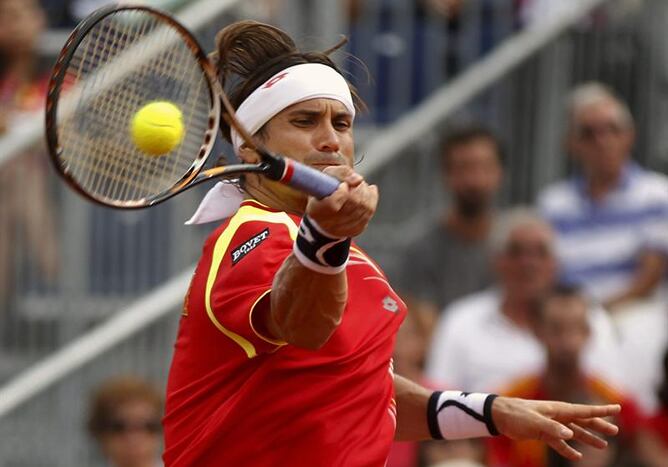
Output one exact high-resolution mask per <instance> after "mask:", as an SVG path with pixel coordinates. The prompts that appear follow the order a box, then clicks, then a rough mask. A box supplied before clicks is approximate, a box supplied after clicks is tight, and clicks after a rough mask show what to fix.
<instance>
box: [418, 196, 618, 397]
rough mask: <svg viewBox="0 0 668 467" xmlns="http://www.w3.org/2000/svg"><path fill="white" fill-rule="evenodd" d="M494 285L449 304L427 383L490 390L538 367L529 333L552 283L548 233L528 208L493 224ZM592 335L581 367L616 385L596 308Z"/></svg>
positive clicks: (538, 354)
mask: <svg viewBox="0 0 668 467" xmlns="http://www.w3.org/2000/svg"><path fill="white" fill-rule="evenodd" d="M490 246H491V254H492V262H493V263H492V264H493V268H494V273H495V276H496V282H497V283H496V286H495V287H494V288H492V289H489V290H487V291H483V292H479V293H476V294H473V295H470V296H468V297H465V298H463V299H461V300H458V301H456V302H454V303H453V304H451V305H450V306H449V307H448V308H449V309H448V310H447V311H446V312H445V314H444V316H443V317H442V318H441V320H440V322H439V323H438V327H437V329H436V331H435V333H434V337H433V340H432V344H431V349H430V355H429V359H428V361H427V369H426V375H427V378H428V379H429V380H431V381H433V382H434V383H435V384H440V385H446V387H459V386H461V387H467V388H471V390H472V391H492V392H493V391H496V390H498V389H500V388H501V387H503V386H505V385H506V384H508V383H509V382H510V381H511V380H513V379H515V378H517V377H519V376H521V375H523V374H526V373H531V372H535V371H539V370H540V369H542V368H543V365H544V352H543V349H542V347H541V345H540V342H538V340H537V339H536V337H535V335H534V334H533V319H534V316H535V313H536V308H537V306H538V304H539V303H540V300H541V299H542V297H543V296H544V295H545V293H546V292H547V291H548V290H550V289H551V288H552V287H553V286H554V284H555V281H556V273H557V265H556V258H555V256H554V233H553V231H552V229H551V227H550V225H549V224H548V223H547V222H546V221H544V220H543V219H542V218H541V217H540V216H538V214H536V213H535V212H533V211H532V210H529V209H527V208H515V209H513V210H511V211H509V212H508V213H506V214H505V215H503V216H500V218H499V219H498V220H497V222H496V224H495V226H494V228H493V231H492V233H491V237H490ZM589 320H590V324H591V326H592V330H593V338H592V342H591V345H590V346H589V348H588V349H587V352H586V358H587V361H586V368H588V369H595V370H596V371H597V373H598V374H602V375H604V376H606V377H608V375H610V377H611V378H613V380H614V381H615V382H616V381H618V380H619V376H618V375H617V371H618V370H617V366H618V359H617V343H616V340H615V337H614V332H613V328H612V325H611V323H610V319H609V318H608V316H607V315H606V313H605V312H604V311H603V310H601V309H600V308H592V309H591V314H590V316H589Z"/></svg>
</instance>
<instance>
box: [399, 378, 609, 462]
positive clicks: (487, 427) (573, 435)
mask: <svg viewBox="0 0 668 467" xmlns="http://www.w3.org/2000/svg"><path fill="white" fill-rule="evenodd" d="M394 391H395V399H396V401H397V430H396V435H395V439H396V440H397V441H420V440H427V439H443V438H445V439H463V438H475V437H484V436H493V435H495V434H502V435H505V436H508V437H509V438H512V439H516V440H521V439H537V440H542V441H544V442H545V443H547V444H548V445H549V446H550V447H552V448H553V449H554V450H556V451H557V452H558V453H559V454H561V455H562V456H564V457H566V458H567V459H571V460H579V459H580V458H581V457H582V454H581V453H580V452H579V451H577V450H575V449H574V448H573V447H572V446H570V445H569V444H567V443H566V441H568V440H571V439H574V440H577V441H579V442H581V443H585V444H588V445H590V446H593V447H596V448H599V449H602V448H605V447H606V446H607V442H606V441H604V440H603V439H601V438H599V437H598V436H597V435H596V434H594V433H593V432H596V433H600V434H602V435H604V436H612V435H615V434H617V431H618V429H617V427H616V426H615V425H613V424H612V423H610V422H607V421H605V420H603V418H602V417H608V416H612V415H616V414H618V413H619V411H620V409H621V407H620V406H619V405H580V404H569V403H566V402H554V401H533V400H526V399H517V398H512V397H495V396H494V395H486V394H480V393H463V392H460V391H445V392H434V391H430V390H428V389H426V388H424V387H422V386H420V385H418V384H416V383H414V382H412V381H410V380H408V379H406V378H403V377H402V376H399V375H395V376H394Z"/></svg>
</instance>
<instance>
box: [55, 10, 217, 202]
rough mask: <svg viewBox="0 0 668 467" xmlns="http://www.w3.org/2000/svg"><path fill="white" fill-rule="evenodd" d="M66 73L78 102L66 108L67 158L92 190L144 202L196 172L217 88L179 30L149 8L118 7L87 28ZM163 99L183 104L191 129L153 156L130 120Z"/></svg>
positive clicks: (63, 139) (62, 122)
mask: <svg viewBox="0 0 668 467" xmlns="http://www.w3.org/2000/svg"><path fill="white" fill-rule="evenodd" d="M65 74H66V77H65V80H64V82H66V83H74V84H72V85H71V86H70V87H72V88H73V89H72V92H71V94H72V99H73V100H74V101H76V103H75V104H73V105H74V108H75V110H74V111H71V112H67V111H66V109H67V107H66V106H63V108H64V109H65V110H63V111H62V112H61V109H60V108H59V118H58V121H59V127H58V135H59V141H60V143H61V148H62V151H61V154H62V156H61V159H62V161H61V163H62V165H63V166H64V167H65V168H66V171H67V173H68V174H69V175H70V176H71V177H72V178H73V179H74V180H75V182H76V183H78V184H79V185H80V186H81V187H82V188H83V189H84V190H85V191H87V192H89V193H90V194H92V195H94V196H95V197H97V198H102V199H105V200H114V201H120V202H126V201H128V202H131V201H137V200H141V199H145V198H151V197H155V196H157V195H158V194H160V193H162V192H165V191H167V190H169V189H170V188H171V187H172V186H174V185H175V184H176V183H177V182H179V180H181V179H182V177H183V176H184V174H186V173H188V172H190V170H191V169H192V167H193V164H194V163H195V161H196V158H197V157H198V155H199V153H200V149H201V147H202V144H203V141H204V139H205V135H206V133H207V131H208V130H209V129H210V128H209V125H210V113H211V108H212V103H211V92H210V89H209V85H208V81H207V79H206V77H205V76H204V74H203V72H202V70H201V67H200V65H199V62H198V61H197V58H196V57H195V56H194V54H193V53H192V51H191V50H190V48H189V46H188V45H187V44H186V43H185V41H184V38H183V37H182V36H181V35H180V33H179V32H178V31H177V30H176V29H174V28H172V27H171V26H167V25H166V23H164V22H163V21H162V20H161V19H160V18H159V17H157V16H155V15H153V14H150V13H148V12H146V11H130V10H122V11H118V12H115V13H113V14H112V15H109V16H107V17H105V18H103V19H102V20H101V21H100V22H99V23H97V24H96V25H95V26H93V28H92V29H91V30H90V31H89V32H88V34H87V35H86V36H85V37H84V39H83V40H82V42H81V43H80V44H79V46H78V47H77V49H76V50H75V52H74V54H73V56H72V58H71V60H70V61H69V63H68V65H67V69H66V71H65ZM65 93H67V90H65ZM65 98H67V97H65ZM156 100H165V101H169V102H172V103H174V104H175V105H176V106H178V107H179V108H180V109H181V112H182V115H183V125H184V128H185V134H184V137H183V140H182V142H181V144H180V145H178V146H177V147H176V148H174V149H173V150H172V151H170V152H169V153H167V154H164V155H162V156H160V157H151V156H149V155H147V154H144V153H142V152H141V150H140V149H138V148H137V147H135V145H134V143H133V142H132V138H131V136H130V125H131V121H132V118H133V117H134V115H135V113H136V112H137V111H138V110H139V109H140V108H142V107H143V106H144V105H146V104H148V103H149V102H152V101H156Z"/></svg>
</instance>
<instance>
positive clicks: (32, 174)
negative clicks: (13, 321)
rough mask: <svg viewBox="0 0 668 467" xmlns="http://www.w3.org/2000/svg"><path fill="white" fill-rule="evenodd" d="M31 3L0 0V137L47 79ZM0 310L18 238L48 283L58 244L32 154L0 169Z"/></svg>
mask: <svg viewBox="0 0 668 467" xmlns="http://www.w3.org/2000/svg"><path fill="white" fill-rule="evenodd" d="M45 21H46V20H45V17H44V14H43V11H42V9H41V8H40V6H39V4H38V2H37V0H0V108H2V112H0V138H2V137H3V136H4V135H5V134H7V133H8V132H11V131H12V129H14V128H17V127H19V126H21V125H23V124H25V123H27V121H28V120H29V119H32V118H35V113H34V112H36V111H39V110H41V109H42V107H43V105H44V100H45V97H46V89H47V84H48V76H47V74H46V73H42V70H40V67H39V63H38V57H37V54H36V51H35V50H36V44H37V39H38V38H39V36H40V34H41V33H42V31H43V28H44V26H45ZM0 200H1V201H0V225H2V226H3V227H2V229H3V230H2V233H3V234H2V235H1V236H0V311H4V309H5V308H8V307H9V306H10V303H9V301H10V298H9V297H11V295H12V293H11V292H12V290H13V288H14V284H13V275H12V274H13V259H14V252H15V251H16V250H17V249H18V248H22V245H23V244H22V243H20V242H19V240H20V239H22V238H25V240H24V241H25V243H26V247H25V249H26V250H27V251H29V252H30V253H31V254H32V255H33V258H34V259H35V260H36V262H37V263H38V265H39V267H40V271H41V272H42V274H43V276H44V277H45V278H46V279H47V280H49V281H51V280H54V279H55V276H56V274H57V271H58V244H57V243H58V242H57V235H55V225H54V216H53V208H52V207H51V203H50V201H49V193H48V192H47V178H46V158H45V157H44V155H43V154H42V153H41V152H40V151H37V150H34V151H30V152H28V153H25V154H21V155H19V156H15V157H13V158H12V159H9V160H8V161H5V162H4V163H2V164H0Z"/></svg>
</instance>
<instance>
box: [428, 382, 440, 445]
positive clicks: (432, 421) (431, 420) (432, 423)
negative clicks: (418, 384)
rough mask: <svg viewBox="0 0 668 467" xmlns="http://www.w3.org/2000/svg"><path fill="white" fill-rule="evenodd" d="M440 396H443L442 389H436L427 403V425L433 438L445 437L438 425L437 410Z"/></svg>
mask: <svg viewBox="0 0 668 467" xmlns="http://www.w3.org/2000/svg"><path fill="white" fill-rule="evenodd" d="M439 397H441V391H435V392H433V393H432V394H431V397H430V398H429V402H428V403H427V425H428V426H429V434H431V438H432V439H443V435H442V434H441V429H440V428H439V427H438V417H437V415H438V412H437V411H436V410H437V405H438V398H439Z"/></svg>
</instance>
